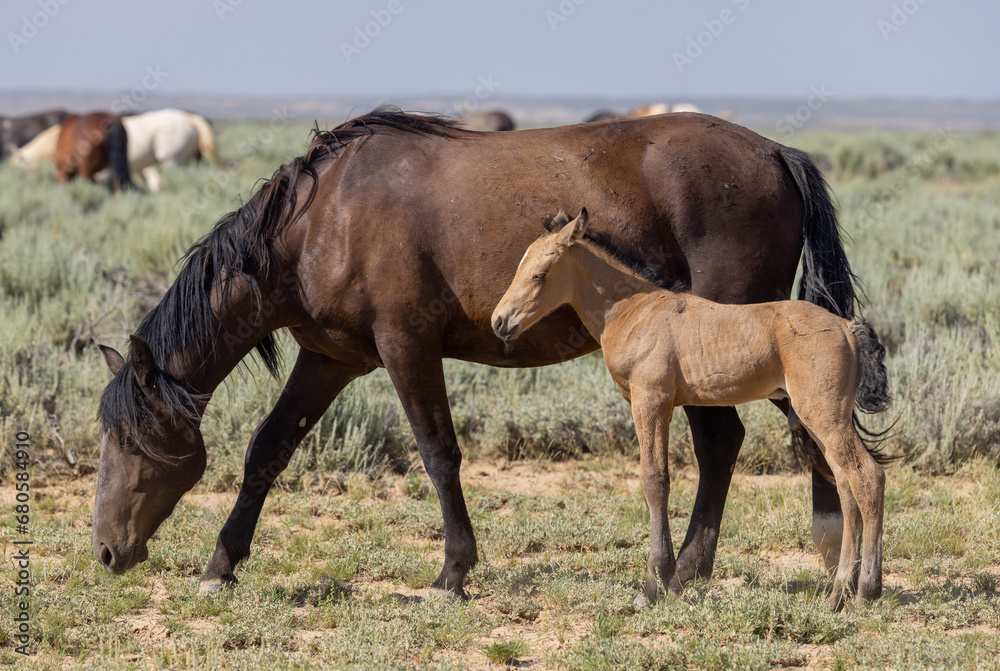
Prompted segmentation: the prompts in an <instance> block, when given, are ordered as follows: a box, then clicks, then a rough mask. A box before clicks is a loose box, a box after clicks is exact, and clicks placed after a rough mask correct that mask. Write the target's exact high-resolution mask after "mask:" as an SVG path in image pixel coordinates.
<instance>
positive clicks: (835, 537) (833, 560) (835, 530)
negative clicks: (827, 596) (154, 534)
mask: <svg viewBox="0 0 1000 671" xmlns="http://www.w3.org/2000/svg"><path fill="white" fill-rule="evenodd" d="M843 537H844V516H843V515H841V514H839V513H822V514H814V515H813V524H812V538H813V543H815V544H816V549H817V550H819V554H820V556H821V557H822V558H823V565H824V566H826V570H827V572H828V573H829V574H830V577H831V578H832V577H833V575H834V572H835V571H836V570H837V565H838V564H839V563H840V544H841V542H842V540H843Z"/></svg>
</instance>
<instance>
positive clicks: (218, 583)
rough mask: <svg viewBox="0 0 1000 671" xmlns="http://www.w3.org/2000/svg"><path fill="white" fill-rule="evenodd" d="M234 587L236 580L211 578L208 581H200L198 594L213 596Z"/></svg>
mask: <svg viewBox="0 0 1000 671" xmlns="http://www.w3.org/2000/svg"><path fill="white" fill-rule="evenodd" d="M234 587H236V579H235V578H233V579H232V580H225V579H223V578H211V579H209V580H202V581H201V583H200V584H199V585H198V593H199V594H214V593H215V592H221V591H223V590H226V589H233V588H234Z"/></svg>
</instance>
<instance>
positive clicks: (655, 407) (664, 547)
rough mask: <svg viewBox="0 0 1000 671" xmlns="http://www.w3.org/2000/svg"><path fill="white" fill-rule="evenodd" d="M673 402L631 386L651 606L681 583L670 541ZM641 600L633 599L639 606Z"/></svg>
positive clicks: (645, 586) (647, 593)
mask: <svg viewBox="0 0 1000 671" xmlns="http://www.w3.org/2000/svg"><path fill="white" fill-rule="evenodd" d="M672 401H673V399H672V398H665V397H664V395H663V394H661V393H660V392H659V391H656V392H652V393H650V394H648V395H644V394H640V393H637V391H636V388H635V386H634V385H633V386H632V417H633V419H634V420H635V430H636V434H637V435H638V437H639V480H640V482H641V484H642V495H643V497H644V498H645V499H646V505H647V506H648V507H649V523H650V534H649V559H648V561H647V569H648V573H647V576H646V580H645V581H644V582H643V584H642V590H643V596H644V597H645V602H646V603H653V602H655V601H656V600H657V599H659V597H660V595H661V594H662V593H664V592H665V591H667V590H670V591H671V592H680V590H681V583H680V582H678V580H677V577H676V575H675V569H676V562H675V560H674V545H673V541H672V540H671V538H670V520H669V516H668V499H669V497H670V472H669V469H668V464H667V446H668V442H669V431H670V418H671V416H672V414H673V402H672ZM642 601H643V598H642V597H640V598H639V599H637V600H636V602H637V603H642Z"/></svg>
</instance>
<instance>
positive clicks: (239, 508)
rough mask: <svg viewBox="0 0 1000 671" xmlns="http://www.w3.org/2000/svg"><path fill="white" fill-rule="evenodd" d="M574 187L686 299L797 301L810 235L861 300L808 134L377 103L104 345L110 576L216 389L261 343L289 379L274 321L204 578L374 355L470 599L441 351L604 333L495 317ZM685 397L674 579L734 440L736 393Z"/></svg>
mask: <svg viewBox="0 0 1000 671" xmlns="http://www.w3.org/2000/svg"><path fill="white" fill-rule="evenodd" d="M581 202H586V203H590V204H592V205H591V207H592V208H593V209H592V210H591V212H592V216H593V218H594V222H595V229H600V230H602V231H604V232H605V233H606V234H607V235H609V236H610V237H611V238H612V239H614V240H615V241H616V242H617V243H619V244H622V245H629V246H634V247H638V248H641V249H643V250H645V253H646V254H647V256H648V257H649V258H652V259H653V260H654V261H655V263H656V264H657V265H658V268H659V271H660V272H662V274H663V275H664V276H668V277H677V278H682V279H683V280H684V281H686V282H689V283H690V286H691V289H692V291H693V292H694V293H695V294H697V295H700V296H704V297H706V298H711V299H713V300H717V301H719V302H724V303H748V302H763V301H769V300H774V299H778V298H787V297H788V296H789V294H790V292H791V288H792V281H793V278H794V276H795V272H796V268H797V266H798V262H799V256H800V253H801V252H802V251H803V250H804V257H803V258H804V278H805V281H804V283H803V284H802V292H803V295H804V296H805V297H806V298H807V299H809V300H811V301H813V302H818V303H820V304H822V305H825V306H829V307H830V308H831V309H833V310H836V311H839V312H840V313H841V314H843V315H845V316H848V317H849V316H851V315H852V314H853V309H854V301H855V298H854V290H853V288H852V278H853V276H852V274H851V272H850V269H849V267H848V264H847V260H846V258H845V256H844V252H843V248H842V246H841V243H840V237H839V231H838V228H837V221H836V217H835V215H834V211H833V208H832V206H831V204H830V200H829V196H828V194H827V190H826V186H825V184H824V182H823V178H822V176H821V175H820V174H819V172H818V171H817V170H816V168H815V167H814V166H813V164H812V163H811V162H810V160H809V158H808V157H807V156H806V155H805V154H804V153H802V152H799V151H796V150H794V149H788V148H786V147H782V146H781V145H779V144H776V143H774V142H772V141H770V140H767V139H765V138H762V137H760V136H759V135H757V134H755V133H753V132H751V131H749V130H747V129H745V128H741V127H739V126H736V125H734V124H731V123H727V122H725V121H722V120H719V119H716V118H713V117H710V116H704V115H699V114H677V115H666V116H661V117H650V118H646V119H637V120H623V121H609V122H599V123H590V124H581V125H576V126H563V127H559V128H548V129H538V130H525V131H514V132H511V133H476V132H471V131H465V130H460V129H457V128H454V127H452V126H451V124H450V123H449V122H444V121H440V120H436V119H433V118H429V117H423V116H419V115H412V114H404V113H402V112H399V111H398V110H393V109H388V108H380V109H378V110H376V111H375V112H373V113H371V114H367V115H365V116H362V117H359V118H357V119H354V120H352V121H350V122H347V123H345V124H343V125H341V126H340V127H338V128H336V129H334V130H333V131H327V132H321V133H318V134H317V136H316V138H315V139H314V141H313V143H312V145H311V147H310V149H309V151H308V152H307V154H306V155H305V156H303V157H300V158H296V159H295V160H294V161H292V162H291V163H290V164H289V165H286V166H282V167H281V168H279V169H278V171H277V172H276V173H275V174H274V176H273V177H272V178H271V179H270V180H269V181H267V182H266V183H264V184H263V185H262V186H261V188H260V189H259V190H258V191H257V193H256V194H254V195H253V196H252V197H251V198H250V199H249V201H247V203H246V204H245V205H243V207H241V208H240V209H238V210H236V211H235V212H232V213H230V214H228V215H226V216H225V217H223V219H222V220H221V221H219V223H218V224H216V226H215V227H214V228H213V229H212V231H211V232H210V233H209V234H208V235H207V236H206V237H205V238H204V239H203V240H202V241H201V242H199V243H197V244H196V245H194V247H192V248H191V250H190V252H189V254H188V258H187V262H186V264H185V265H184V267H183V269H182V270H181V272H180V273H179V275H178V277H177V279H176V280H175V282H174V284H173V285H172V286H171V287H170V289H169V290H168V291H167V293H166V295H165V296H164V297H163V300H162V301H161V302H160V303H159V304H158V305H157V306H156V307H154V308H153V310H152V311H151V312H150V313H149V314H148V315H147V316H146V318H145V319H144V320H143V322H142V324H141V325H140V326H139V328H138V330H137V331H136V335H135V336H133V337H132V338H131V348H130V352H129V354H128V358H127V360H126V359H125V358H123V357H121V356H120V355H119V354H118V353H117V352H115V351H114V350H111V349H109V348H104V352H105V358H106V360H107V362H108V364H109V366H110V368H111V370H112V372H113V373H114V374H115V377H114V379H113V380H112V381H111V382H110V383H109V385H108V387H107V389H106V390H105V391H104V395H103V396H102V398H101V407H100V417H101V420H102V433H101V462H100V474H99V480H98V486H97V501H96V504H95V507H94V527H93V540H94V553H95V555H96V557H97V559H98V560H99V561H100V562H101V563H103V564H104V565H105V566H106V567H107V569H108V570H109V571H111V572H112V573H123V572H125V571H126V570H128V569H129V568H131V567H132V566H134V565H135V564H137V563H138V562H140V561H142V560H143V559H145V557H146V554H147V549H146V545H147V541H148V540H149V538H150V537H151V536H152V535H153V533H154V532H155V531H156V529H157V527H158V526H159V525H160V523H161V522H163V520H164V519H166V517H167V516H168V515H169V514H170V512H171V511H172V510H173V508H174V506H175V505H176V503H177V501H178V500H180V497H181V496H182V495H183V494H184V492H186V491H187V490H189V489H190V488H191V487H192V486H194V484H195V483H196V482H197V481H198V479H199V478H200V477H201V475H202V472H203V470H204V468H205V463H206V452H205V444H204V442H203V440H202V437H201V432H200V430H199V426H200V422H201V418H202V416H203V414H204V412H205V408H206V406H207V404H208V401H209V398H210V396H211V394H212V392H213V391H214V390H215V388H216V387H217V386H218V385H219V384H220V383H221V382H222V381H223V380H224V379H225V378H226V376H228V375H229V373H230V372H231V371H232V370H233V369H234V368H235V367H236V366H237V365H238V364H239V362H240V361H241V360H242V359H243V358H244V357H245V356H246V355H247V354H249V353H250V352H251V351H253V350H254V349H256V351H257V352H258V354H259V355H260V357H261V359H262V361H263V363H264V365H265V366H266V367H267V368H268V370H270V371H271V372H272V373H273V374H275V375H277V372H278V364H279V362H278V360H277V350H276V346H275V340H274V335H273V332H274V331H276V330H277V329H280V328H285V329H288V331H289V332H290V333H291V335H292V337H293V338H294V339H295V340H296V342H297V343H298V345H299V347H300V349H299V352H298V357H297V360H296V362H295V366H294V368H293V369H292V371H291V374H290V375H289V377H288V380H287V382H286V384H285V388H284V390H283V392H282V394H281V396H280V397H279V399H278V401H277V403H276V404H275V406H274V408H273V409H272V410H271V412H270V413H269V414H268V415H267V417H265V418H264V420H263V421H262V422H261V424H260V425H259V426H258V427H257V429H256V430H255V431H254V434H253V437H252V438H251V439H250V445H249V448H248V450H247V455H246V464H245V473H244V479H243V484H242V486H241V487H240V493H239V496H238V499H237V501H236V505H235V506H234V508H233V511H232V513H231V514H230V516H229V519H228V520H227V521H226V523H225V525H224V526H223V528H222V531H221V532H220V534H219V539H218V543H217V546H216V550H215V554H214V555H213V556H212V559H211V561H210V562H209V564H208V567H207V568H206V570H205V573H204V575H203V576H202V579H201V580H202V589H204V590H214V589H219V588H221V586H223V585H227V584H232V583H233V582H234V581H235V576H234V570H235V567H236V565H237V563H238V562H239V561H240V560H242V559H243V558H244V557H246V556H247V555H248V554H249V552H250V541H251V539H252V537H253V533H254V529H255V527H256V525H257V521H258V517H259V515H260V512H261V508H262V506H263V505H264V498H265V496H266V495H267V492H268V490H269V489H270V487H271V485H272V483H273V482H274V479H275V478H276V477H277V475H278V474H279V473H280V472H281V471H282V470H283V469H284V468H285V466H286V465H287V464H288V460H289V459H290V458H291V456H292V453H293V452H294V451H295V448H296V447H297V446H298V444H299V442H300V441H301V440H302V438H303V437H304V436H305V435H306V433H308V432H309V430H310V429H311V428H312V427H313V425H314V424H315V423H316V422H317V421H318V420H319V419H320V417H321V416H322V415H323V413H324V412H325V411H326V409H327V407H328V406H329V405H330V403H331V401H332V400H333V399H334V397H336V396H337V394H338V393H340V391H341V390H342V389H344V387H346V386H347V385H348V383H350V382H351V380H353V379H355V378H357V377H359V376H361V375H365V374H367V373H369V372H371V371H372V370H374V369H376V368H381V367H384V368H385V369H386V370H387V371H388V373H389V377H390V378H391V380H392V383H393V385H394V386H395V389H396V391H397V393H398V395H399V398H400V401H401V402H402V405H403V408H404V409H405V412H406V416H407V418H408V419H409V422H410V425H411V427H412V429H413V433H414V436H415V438H416V442H417V445H418V448H419V451H420V455H421V457H422V459H423V462H424V465H425V467H426V470H427V473H428V475H429V476H430V479H431V481H432V482H433V484H434V486H435V487H436V488H437V491H438V493H439V496H440V501H441V509H442V513H443V517H444V528H445V560H444V567H443V569H442V571H441V574H440V576H439V577H438V578H437V579H436V580H435V581H434V583H433V587H435V588H441V589H446V590H450V591H452V592H454V593H456V594H463V593H464V590H463V588H464V583H465V576H466V574H467V573H468V571H469V569H470V568H472V566H473V565H474V564H475V563H476V561H477V560H478V554H477V548H476V541H475V536H474V535H473V530H472V525H471V523H470V521H469V515H468V512H467V510H466V506H465V500H464V497H463V495H462V486H461V482H460V477H459V475H460V466H461V461H462V455H461V451H460V450H459V446H458V441H457V439H456V437H455V430H454V428H453V425H452V420H451V414H450V409H449V405H448V395H447V390H446V389H445V378H444V372H443V368H442V362H441V359H442V357H452V358H456V359H464V360H467V361H475V362H479V363H484V364H490V365H494V366H512V367H517V366H521V367H523V366H540V365H546V364H552V363H556V362H559V361H564V360H566V359H569V358H572V357H576V356H580V355H583V354H585V353H587V352H591V351H593V350H595V349H596V348H597V347H598V344H597V342H596V341H595V340H594V339H593V338H592V337H591V336H590V334H589V333H588V332H587V331H586V329H585V328H584V327H583V325H582V324H581V323H580V320H579V319H578V318H577V317H576V316H575V315H574V314H573V312H572V311H571V310H569V309H564V310H557V311H556V312H555V313H553V314H552V315H550V317H549V318H547V319H546V320H544V321H543V322H542V323H540V324H539V325H538V326H537V327H536V328H535V329H534V330H533V331H532V333H531V334H529V335H528V336H526V337H524V338H521V339H519V340H518V341H517V343H515V344H514V346H513V347H512V348H510V349H507V348H505V347H504V346H503V343H501V342H500V341H499V340H497V338H496V336H495V335H494V334H493V329H492V327H491V322H490V317H491V314H492V312H493V308H494V306H495V305H496V304H497V301H499V300H500V297H501V295H502V294H503V291H504V289H505V288H506V287H507V285H508V284H509V283H510V280H511V278H512V277H513V276H514V271H515V269H516V268H517V263H518V260H519V259H520V257H521V252H522V250H524V249H526V248H527V247H528V245H529V244H530V243H531V242H532V241H533V240H534V239H535V238H536V237H537V234H536V231H538V229H539V227H540V226H541V225H542V224H543V223H544V222H546V221H548V219H549V218H550V217H551V216H552V215H551V213H552V212H553V211H555V210H556V209H558V208H560V207H562V208H572V207H575V206H578V205H577V204H578V203H581ZM686 412H687V414H688V417H689V419H690V423H691V429H692V434H693V441H694V449H695V453H696V455H697V459H698V463H699V467H700V474H701V481H700V484H699V487H698V495H697V500H696V502H695V506H694V512H693V515H692V518H691V524H690V527H689V528H688V533H687V537H686V538H685V540H684V543H683V545H682V546H681V549H680V553H679V556H678V565H677V574H676V575H677V580H678V581H679V582H681V583H684V582H687V581H689V580H692V579H693V578H695V577H698V576H706V577H707V576H710V575H711V573H712V565H713V562H714V559H715V551H716V545H717V541H718V535H719V524H720V522H721V519H722V511H723V508H724V506H725V501H726V494H727V492H728V489H729V483H730V479H731V477H732V468H733V465H734V464H735V462H736V457H737V455H738V453H739V449H740V443H741V441H742V440H743V425H742V424H741V423H740V420H739V417H738V416H737V414H736V410H735V409H734V408H731V407H729V408H701V407H691V408H686ZM799 433H801V434H802V435H804V431H801V430H800V431H799ZM816 454H817V455H818V452H817V453H816ZM816 458H817V459H818V460H821V457H820V456H817V457H816ZM814 483H816V484H815V485H814V509H815V511H816V515H817V517H816V519H821V520H822V519H829V517H824V516H829V515H831V514H832V515H837V514H839V505H838V499H837V492H836V489H835V488H834V487H833V486H832V485H830V484H828V483H827V481H826V480H825V479H823V478H822V477H818V478H816V477H814ZM838 541H839V539H838ZM838 550H839V542H838V544H837V545H836V547H835V548H834V552H833V554H832V555H830V554H828V555H827V560H828V561H830V559H831V557H832V558H833V560H834V562H835V561H836V558H837V556H838V555H837V551H838Z"/></svg>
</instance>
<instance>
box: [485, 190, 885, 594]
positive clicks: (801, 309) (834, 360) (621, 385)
mask: <svg viewBox="0 0 1000 671" xmlns="http://www.w3.org/2000/svg"><path fill="white" fill-rule="evenodd" d="M567 222H568V223H567ZM548 228H549V229H550V233H549V235H547V236H545V237H543V238H541V239H539V240H537V241H535V242H533V243H532V244H531V246H530V247H528V249H527V251H526V252H525V253H524V257H523V258H522V259H521V263H520V264H519V265H518V267H517V272H516V273H515V275H514V280H513V281H512V282H511V284H510V287H508V289H507V291H506V292H505V293H504V295H503V297H502V298H501V299H500V302H499V303H498V304H497V307H496V309H494V311H493V318H492V322H493V330H494V332H495V333H496V334H497V337H499V338H500V339H502V340H503V341H504V342H505V343H507V344H510V343H511V342H514V341H515V340H517V339H518V338H520V337H521V336H522V335H523V334H524V333H526V332H527V331H528V330H529V329H530V328H531V327H532V326H533V325H535V324H537V323H538V321H539V320H540V319H542V318H543V317H545V316H546V315H548V314H549V313H551V312H552V311H553V310H555V309H556V308H558V307H560V306H563V305H568V306H569V307H571V308H572V309H573V311H574V312H575V313H576V314H577V315H578V316H579V317H580V318H581V319H582V321H583V324H584V326H586V327H587V331H588V332H589V333H590V334H591V335H592V336H594V337H595V338H597V339H598V341H599V342H600V343H601V349H602V351H603V354H604V362H605V364H606V365H607V367H608V372H609V373H611V377H612V378H613V379H614V381H615V383H616V384H617V385H618V389H619V390H620V391H621V393H622V394H623V395H624V396H625V398H626V399H627V400H628V402H629V404H630V405H631V407H632V417H633V418H634V420H635V428H636V433H637V435H638V438H639V480H640V483H641V485H642V493H643V496H644V498H645V499H646V505H647V506H648V507H649V513H650V525H651V528H650V539H651V540H650V551H649V561H648V573H647V577H646V581H645V582H644V583H643V592H644V594H643V596H641V597H640V598H639V599H637V602H638V603H639V604H648V603H652V602H654V601H656V600H657V599H658V598H659V597H660V595H661V594H663V593H665V592H666V591H667V590H669V591H671V592H675V593H676V592H680V590H681V588H682V586H683V585H682V584H681V583H680V582H679V581H676V580H675V576H674V569H675V560H674V548H673V543H672V541H671V538H670V522H669V515H668V512H669V511H668V507H667V500H668V496H669V494H670V473H669V471H668V468H667V464H668V463H669V461H668V457H667V454H668V446H669V440H668V436H669V431H670V419H671V417H672V415H673V411H674V408H675V407H677V406H681V405H693V406H714V405H730V404H732V405H736V404H739V403H747V402H749V401H757V400H761V399H765V398H770V399H776V398H781V399H785V400H789V401H790V402H791V404H792V408H793V411H792V412H789V416H788V418H789V422H790V423H798V422H799V421H801V424H802V425H803V426H805V427H806V429H807V430H808V431H809V433H810V435H812V436H815V437H816V439H817V441H818V442H819V445H820V447H821V448H822V450H823V454H824V456H825V457H826V458H827V460H828V461H829V462H830V465H831V466H832V467H833V473H834V476H835V478H836V482H837V487H838V490H839V491H840V501H841V505H842V507H843V509H844V511H845V513H847V514H845V518H844V519H845V529H844V546H843V548H842V549H841V554H840V566H839V568H838V570H837V574H836V576H835V578H834V582H833V592H832V593H831V595H830V605H831V606H832V607H833V609H834V610H840V609H841V608H842V607H843V605H844V599H845V598H846V595H849V594H853V593H855V592H856V593H857V596H858V600H859V601H872V600H874V599H876V598H878V597H879V596H880V595H881V594H882V521H883V511H884V505H885V474H884V472H883V470H882V467H881V466H880V465H879V463H878V461H877V460H876V458H875V456H880V455H877V453H876V455H873V454H872V453H870V452H869V450H868V449H866V445H865V444H864V442H863V441H862V439H861V436H860V435H859V434H858V432H857V430H856V429H855V423H856V422H857V416H856V415H855V414H854V406H855V404H857V406H858V407H859V408H860V409H861V410H863V411H865V412H881V411H883V410H885V409H886V408H887V407H888V405H889V392H888V380H887V375H886V370H885V365H883V363H882V359H883V358H884V357H885V349H884V348H883V347H882V345H881V344H880V343H879V341H878V336H877V335H876V334H875V331H874V330H873V329H872V328H871V326H869V325H867V324H863V323H860V322H851V321H848V320H846V319H843V318H842V317H838V316H836V315H834V314H831V313H830V312H829V311H827V310H824V309H823V308H821V307H819V306H817V305H813V304H811V303H806V302H805V301H780V302H772V303H758V304H756V305H720V304H719V303H713V302H712V301H707V300H705V299H703V298H698V297H697V296H692V295H691V294H689V293H686V290H687V287H686V286H685V285H683V284H681V283H676V282H675V283H673V284H670V283H667V282H664V281H663V280H662V279H661V278H659V277H658V274H657V273H656V272H655V271H652V270H651V269H650V268H649V266H648V264H646V262H645V260H644V259H643V258H642V254H641V252H639V251H638V250H633V249H626V248H620V247H615V246H613V245H611V244H610V243H609V242H608V241H607V239H606V238H604V237H603V236H593V235H590V236H588V235H587V210H585V209H584V210H583V211H581V212H580V216H579V217H577V218H576V219H574V220H573V221H571V222H570V221H569V217H567V216H566V213H565V212H563V211H562V210H560V211H559V214H558V215H557V216H556V218H555V220H553V222H552V226H550V227H548ZM560 228H561V230H559V229H560ZM553 229H555V230H553ZM677 292H685V293H677ZM859 391H860V393H859ZM883 461H884V459H883ZM862 540H863V542H862Z"/></svg>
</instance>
